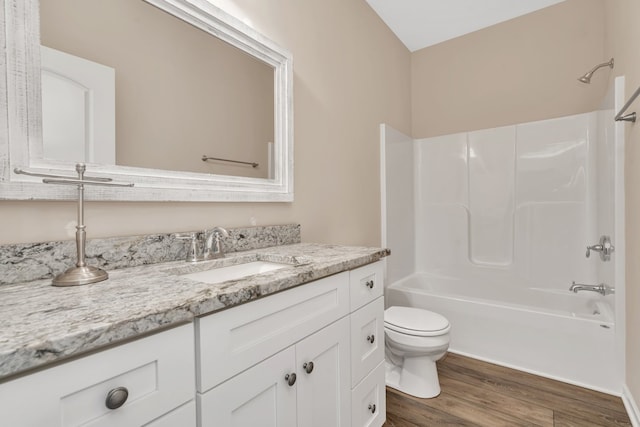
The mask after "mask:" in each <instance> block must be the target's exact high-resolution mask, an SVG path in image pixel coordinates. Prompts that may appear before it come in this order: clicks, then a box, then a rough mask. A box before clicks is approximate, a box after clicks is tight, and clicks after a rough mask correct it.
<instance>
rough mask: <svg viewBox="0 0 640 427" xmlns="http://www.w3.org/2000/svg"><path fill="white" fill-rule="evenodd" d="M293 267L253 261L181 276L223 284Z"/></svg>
mask: <svg viewBox="0 0 640 427" xmlns="http://www.w3.org/2000/svg"><path fill="white" fill-rule="evenodd" d="M290 267H293V266H292V265H290V264H280V263H276V262H268V261H252V262H246V263H244V264H236V265H229V266H225V267H214V268H211V269H210V270H205V271H198V272H196V273H188V274H181V275H180V276H181V277H185V278H187V279H191V280H195V281H198V282H203V283H210V284H213V283H221V282H226V281H227V280H237V279H242V278H243V277H247V276H252V275H254V274H261V273H267V272H269V271H274V270H279V269H281V268H290Z"/></svg>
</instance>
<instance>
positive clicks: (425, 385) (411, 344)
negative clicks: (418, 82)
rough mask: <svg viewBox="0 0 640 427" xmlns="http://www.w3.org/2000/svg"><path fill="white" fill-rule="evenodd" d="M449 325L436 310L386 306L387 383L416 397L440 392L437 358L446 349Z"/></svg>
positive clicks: (439, 357) (434, 394)
mask: <svg viewBox="0 0 640 427" xmlns="http://www.w3.org/2000/svg"><path fill="white" fill-rule="evenodd" d="M450 329H451V326H450V325H449V321H448V320H447V319H446V318H445V317H444V316H441V315H439V314H437V313H433V312H431V311H427V310H422V309H419V308H413V307H389V308H387V309H386V310H385V311H384V334H385V355H386V382H387V385H388V386H389V387H392V388H395V389H396V390H400V391H401V392H403V393H407V394H410V395H412V396H416V397H422V398H428V397H436V396H437V395H439V394H440V382H439V381H438V371H437V369H436V361H438V360H439V359H441V358H442V357H443V356H444V355H445V354H446V353H447V349H448V348H449V330H450Z"/></svg>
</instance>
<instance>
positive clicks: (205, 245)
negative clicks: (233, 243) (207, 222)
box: [175, 227, 229, 262]
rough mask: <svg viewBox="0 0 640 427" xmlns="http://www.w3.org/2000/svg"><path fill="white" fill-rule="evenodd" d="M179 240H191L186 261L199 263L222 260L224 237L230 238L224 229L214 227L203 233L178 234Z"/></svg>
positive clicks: (176, 235)
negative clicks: (222, 239) (222, 240)
mask: <svg viewBox="0 0 640 427" xmlns="http://www.w3.org/2000/svg"><path fill="white" fill-rule="evenodd" d="M175 237H176V238H178V239H184V240H189V247H188V248H187V255H186V258H185V261H187V262H199V261H207V260H210V259H216V258H222V257H223V256H224V250H223V248H222V242H221V240H220V239H221V238H222V237H229V232H228V231H227V230H226V229H224V228H222V227H214V228H212V229H211V230H205V231H202V232H190V233H177V234H175Z"/></svg>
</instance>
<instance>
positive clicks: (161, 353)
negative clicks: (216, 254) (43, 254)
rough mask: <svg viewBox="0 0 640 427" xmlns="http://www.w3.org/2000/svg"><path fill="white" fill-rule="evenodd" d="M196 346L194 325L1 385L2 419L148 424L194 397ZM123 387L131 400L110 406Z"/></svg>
mask: <svg viewBox="0 0 640 427" xmlns="http://www.w3.org/2000/svg"><path fill="white" fill-rule="evenodd" d="M193 348H194V342H193V324H188V325H184V326H180V327H177V328H173V329H170V330H167V331H164V332H160V333H157V334H155V335H151V336H149V337H146V338H141V339H139V340H136V341H133V342H130V343H127V344H123V345H120V346H118V347H114V348H110V349H107V350H104V351H101V352H98V353H94V354H91V355H89V356H86V357H82V358H80V359H77V360H73V361H70V362H67V363H64V364H61V365H58V366H54V367H52V368H49V369H45V370H43V371H40V372H36V373H34V374H31V375H27V376H24V377H20V378H17V379H15V380H12V381H9V382H7V383H4V384H0V401H1V402H2V405H0V420H2V423H3V425H7V426H9V425H10V426H13V427H20V426H25V427H37V426H47V427H54V426H61V427H62V426H64V427H75V426H92V427H97V426H105V427H106V426H119V427H120V426H123V427H124V426H141V425H144V424H145V423H148V422H150V421H152V420H154V419H156V418H158V417H159V416H161V415H163V414H166V413H167V412H169V411H170V410H172V409H173V408H176V407H178V406H180V405H182V404H183V403H185V402H188V401H189V400H192V399H194V397H195V364H194V359H195V358H194V350H193ZM120 387H124V388H126V389H127V390H128V397H127V399H126V401H125V402H124V404H122V406H120V407H118V408H117V409H109V408H107V406H106V405H107V396H108V395H109V393H110V392H111V391H113V390H116V389H118V388H120ZM25 396H27V397H28V398H27V399H25ZM112 402H113V401H112Z"/></svg>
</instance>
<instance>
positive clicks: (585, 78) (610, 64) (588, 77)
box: [578, 58, 613, 84]
mask: <svg viewBox="0 0 640 427" xmlns="http://www.w3.org/2000/svg"><path fill="white" fill-rule="evenodd" d="M607 66H608V67H609V68H613V58H611V60H610V61H609V62H603V63H602V64H598V65H596V66H595V67H593V68H592V69H591V70H590V71H589V72H588V73H586V74H585V75H584V76H581V77H578V80H579V81H581V82H582V83H587V84H589V83H591V76H593V73H595V72H596V70H597V69H599V68H602V67H607Z"/></svg>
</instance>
